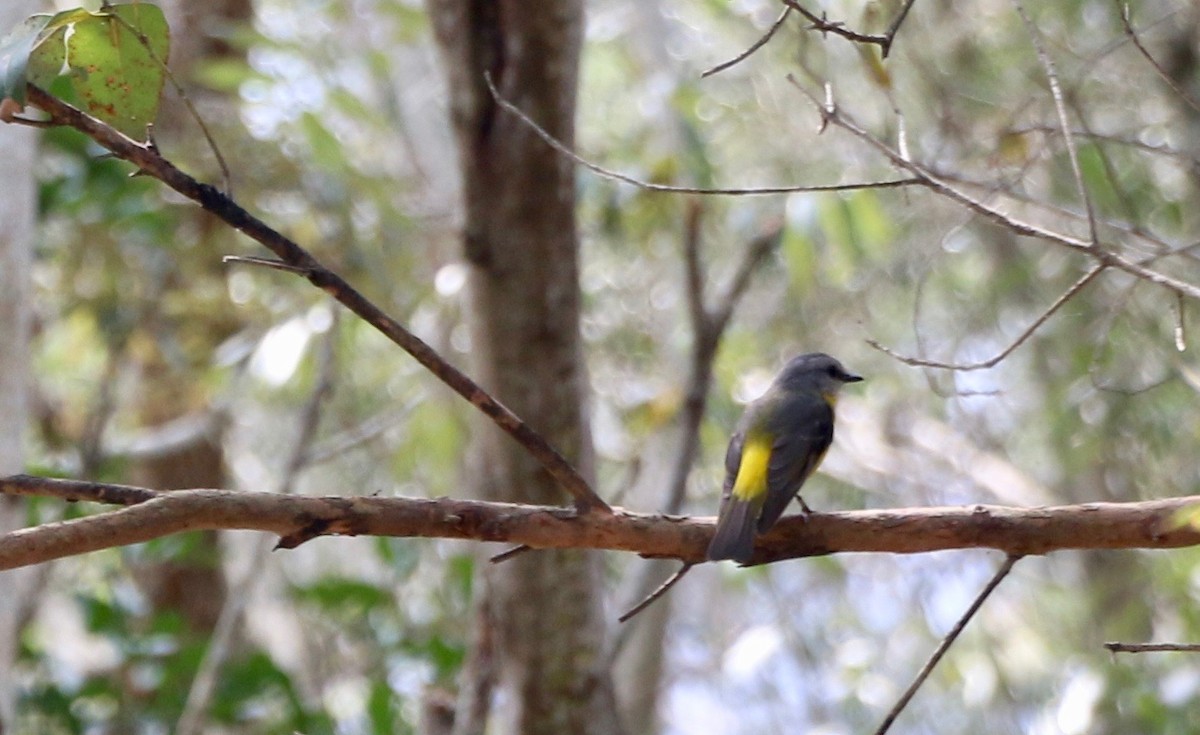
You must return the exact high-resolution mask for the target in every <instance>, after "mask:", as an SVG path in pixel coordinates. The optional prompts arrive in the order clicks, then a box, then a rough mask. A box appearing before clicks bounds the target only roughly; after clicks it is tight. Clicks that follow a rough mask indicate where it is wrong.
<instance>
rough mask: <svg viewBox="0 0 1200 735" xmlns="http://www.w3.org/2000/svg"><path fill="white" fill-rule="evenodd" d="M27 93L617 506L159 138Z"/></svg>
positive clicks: (601, 506) (578, 497)
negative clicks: (159, 144) (157, 142)
mask: <svg viewBox="0 0 1200 735" xmlns="http://www.w3.org/2000/svg"><path fill="white" fill-rule="evenodd" d="M28 99H29V101H30V103H31V104H33V105H35V106H37V107H39V108H41V109H42V110H43V111H44V112H46V113H47V114H49V115H50V117H51V119H52V120H54V121H55V122H57V123H58V124H60V125H67V126H69V127H73V128H75V129H76V130H79V131H80V132H82V133H84V134H85V135H87V136H88V137H90V138H91V139H92V140H94V141H96V142H97V143H99V144H100V145H101V146H103V147H105V148H107V149H108V150H109V151H111V152H112V153H113V154H114V155H116V156H117V157H119V158H122V159H124V160H126V161H129V162H131V163H133V164H134V165H136V166H138V167H139V169H140V170H141V171H143V172H145V173H146V174H148V175H151V176H153V177H154V178H156V179H158V180H159V181H161V182H163V183H164V184H166V185H167V186H169V187H170V188H172V189H174V190H175V191H177V192H179V193H180V194H182V195H183V196H185V197H187V198H188V199H191V200H192V201H195V202H197V203H198V204H200V206H202V207H204V208H205V209H207V210H208V211H210V212H212V213H213V214H215V215H217V216H218V217H220V218H221V219H222V220H223V221H224V222H225V223H226V224H228V225H229V226H231V227H233V228H235V229H237V230H240V231H241V232H242V233H243V234H245V235H247V236H248V237H250V238H252V239H253V240H255V241H257V242H258V243H260V244H262V245H263V246H265V247H266V248H267V249H269V250H270V251H271V252H273V253H274V254H275V255H276V256H277V257H278V258H279V259H280V260H281V261H283V262H284V263H287V264H288V265H290V266H292V267H294V268H297V269H300V270H302V271H304V273H305V276H304V277H305V278H307V279H308V281H309V282H310V283H312V284H313V285H314V286H316V287H318V288H320V289H321V290H323V291H325V292H326V293H328V294H329V295H330V296H332V297H333V298H335V299H336V300H337V301H338V302H339V303H341V304H342V305H343V306H345V307H346V308H348V309H349V310H350V311H352V312H354V313H355V314H357V315H358V316H359V317H361V318H362V319H363V320H364V321H366V322H367V323H368V324H370V325H371V326H373V327H375V328H376V329H378V330H379V331H380V332H381V333H382V334H383V335H384V336H386V337H387V338H388V339H390V340H391V341H392V342H394V343H395V344H397V345H398V346H400V347H401V348H403V349H404V350H405V351H406V352H408V353H409V354H410V355H412V356H413V357H414V358H415V359H416V360H417V362H419V363H421V365H423V366H425V367H426V368H427V369H428V370H429V371H430V372H432V373H433V374H434V375H436V376H437V377H438V378H439V379H440V380H441V381H442V382H443V383H445V384H446V385H448V386H450V388H452V389H453V390H454V391H455V392H456V393H458V394H459V395H460V396H462V397H463V398H465V399H467V400H468V401H470V402H471V404H472V405H473V406H475V407H476V408H477V409H479V410H480V411H482V412H483V413H484V414H485V415H487V417H488V418H490V419H491V420H492V421H493V422H494V423H495V424H496V425H497V426H499V427H500V428H501V429H503V430H504V431H505V432H507V433H508V434H509V436H511V437H513V439H515V440H516V441H517V442H519V443H520V444H521V445H522V446H523V447H524V448H525V449H526V450H527V451H528V452H529V453H530V454H531V455H532V456H533V457H534V458H536V459H537V460H538V461H539V462H541V464H542V466H543V467H545V468H546V471H547V472H548V473H549V474H550V475H551V476H552V477H554V479H555V480H556V481H557V482H558V483H559V485H561V486H562V487H563V489H564V490H566V491H567V492H568V493H570V494H571V495H572V497H573V498H574V499H575V508H576V510H577V511H578V512H580V513H586V512H589V511H599V512H609V511H611V509H610V508H609V506H608V504H607V503H605V502H604V501H603V500H602V499H601V498H600V497H599V496H598V495H596V493H595V491H593V490H592V488H591V486H590V485H588V482H587V480H585V479H584V478H583V476H582V475H580V474H579V472H578V471H577V470H576V469H575V468H574V467H573V466H572V465H571V463H570V462H568V461H567V460H566V459H565V458H564V457H563V456H562V455H561V454H559V453H558V451H556V450H555V449H554V447H552V446H551V445H550V443H549V442H548V441H547V440H546V439H545V437H543V436H542V435H541V434H539V433H537V432H536V431H534V430H533V429H532V428H531V427H530V426H529V425H528V424H526V423H525V422H524V421H523V420H521V418H520V417H519V416H517V415H516V414H515V413H513V412H512V411H511V410H509V409H508V408H507V407H506V406H504V405H503V404H502V403H500V402H499V401H497V400H496V399H495V398H493V397H492V396H491V395H490V394H489V393H488V392H487V391H485V390H484V389H483V388H481V387H480V386H479V385H478V384H476V383H475V381H473V380H471V379H470V378H469V377H467V375H466V374H465V373H463V372H462V371H461V370H459V369H458V368H456V367H454V366H453V365H451V364H450V363H449V362H447V361H446V360H445V359H444V358H443V357H442V356H441V355H439V354H438V353H437V351H436V350H434V349H433V348H432V347H430V346H429V345H428V344H426V343H425V342H424V341H422V340H421V339H420V338H418V337H417V336H416V335H414V334H412V333H411V332H409V331H408V330H407V329H405V328H404V327H403V326H401V324H400V323H399V322H397V321H396V320H395V319H392V318H391V317H390V316H388V315H387V314H386V313H384V311H383V310H382V309H380V308H379V307H378V306H376V305H375V304H374V303H373V302H372V301H370V300H369V299H367V298H366V297H365V296H363V295H362V293H360V292H359V291H357V290H355V289H354V288H353V287H352V286H350V284H349V283H347V282H346V281H345V279H343V278H342V277H341V276H339V275H337V274H336V273H334V272H333V271H331V270H329V269H327V268H326V267H325V266H324V265H322V264H321V263H320V262H319V261H317V259H316V258H314V257H313V256H312V255H311V254H310V253H309V252H308V251H307V250H305V249H304V248H302V247H300V245H298V244H297V243H296V242H294V241H293V240H290V239H288V238H286V237H284V236H283V235H282V234H280V233H279V232H277V231H276V230H274V229H272V228H271V227H270V226H268V225H267V224H266V223H265V222H263V221H262V220H260V219H258V218H257V217H255V216H254V215H252V214H250V213H249V212H247V211H246V210H245V209H243V208H242V207H241V206H239V205H238V204H237V203H236V202H235V201H233V200H232V199H231V198H230V197H228V196H227V195H225V194H223V193H222V192H220V191H218V190H217V189H216V188H214V187H212V186H210V185H208V184H202V183H200V182H199V181H197V180H196V179H194V178H192V177H191V176H189V175H187V174H185V173H184V172H183V171H181V170H179V169H178V168H177V167H176V166H175V165H174V164H173V163H171V162H170V161H168V160H167V159H165V158H163V157H162V155H160V154H159V152H158V150H157V149H155V148H154V146H152V145H149V144H145V143H139V142H137V141H135V140H133V139H131V138H129V137H128V136H125V135H122V134H121V133H120V132H118V131H117V130H115V129H113V128H112V127H111V126H109V125H106V124H105V123H103V122H101V121H99V120H97V119H95V118H94V117H92V116H90V115H88V114H86V113H84V112H82V111H80V110H78V109H76V108H75V107H72V106H71V105H68V104H67V103H65V102H63V101H61V100H59V99H57V98H55V97H53V96H51V95H50V94H48V93H46V92H45V91H43V90H41V89H38V88H37V87H34V86H32V85H30V86H29V87H28Z"/></svg>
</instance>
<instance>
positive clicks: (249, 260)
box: [221, 255, 312, 276]
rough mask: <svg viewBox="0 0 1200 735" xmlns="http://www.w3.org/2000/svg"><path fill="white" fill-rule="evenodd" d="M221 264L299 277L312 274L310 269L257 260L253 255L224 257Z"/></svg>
mask: <svg viewBox="0 0 1200 735" xmlns="http://www.w3.org/2000/svg"><path fill="white" fill-rule="evenodd" d="M221 262H222V263H240V264H243V265H255V266H258V267H260V268H270V269H272V270H277V271H283V272H284V273H293V274H295V275H299V276H307V275H310V274H311V273H312V268H309V267H305V266H295V265H292V264H290V263H284V262H283V261H282V260H276V259H274V258H257V257H254V256H253V255H226V256H225V257H223V258H221Z"/></svg>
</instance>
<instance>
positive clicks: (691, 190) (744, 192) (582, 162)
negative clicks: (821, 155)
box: [484, 73, 918, 196]
mask: <svg viewBox="0 0 1200 735" xmlns="http://www.w3.org/2000/svg"><path fill="white" fill-rule="evenodd" d="M484 80H485V81H486V82H487V87H488V90H490V91H491V93H492V99H494V100H495V101H496V104H497V105H499V106H500V107H501V108H503V109H505V110H507V111H508V112H511V113H512V114H513V115H516V116H517V119H518V120H520V121H521V122H523V123H525V125H527V126H529V129H530V130H532V131H533V132H534V133H535V134H536V135H537V136H538V137H539V138H541V139H542V140H543V141H545V143H546V145H548V146H550V147H551V148H553V149H554V150H556V151H558V152H559V153H560V154H562V155H563V156H566V157H567V158H569V159H571V160H572V161H574V162H575V163H576V164H577V165H579V166H582V167H583V168H586V169H587V170H588V171H591V172H592V173H594V174H596V175H597V176H601V177H603V178H606V179H611V180H613V181H621V182H623V183H626V184H631V185H633V186H636V187H637V188H639V189H644V190H646V191H661V192H669V193H672V194H699V195H701V196H759V195H764V194H794V193H797V192H820V191H858V190H860V189H891V188H895V187H901V186H912V185H914V184H916V183H918V182H917V181H916V180H915V179H894V180H889V181H869V182H862V183H854V184H817V185H795V186H763V187H747V188H719V189H706V188H702V187H694V186H669V185H667V184H655V183H652V182H649V181H643V180H641V179H637V178H634V177H632V176H629V175H628V174H623V173H621V172H619V171H614V170H612V169H608V168H604V167H603V166H600V165H599V164H595V163H592V162H591V161H589V160H587V159H586V158H584V157H583V156H580V155H579V154H578V153H576V152H575V151H573V150H571V148H570V147H568V146H567V145H566V144H564V143H563V142H562V141H560V140H559V139H558V138H555V137H554V136H553V135H551V134H550V133H549V131H547V130H546V129H545V128H543V127H542V126H541V125H539V124H538V123H537V122H535V121H534V120H533V118H531V117H529V116H528V115H526V114H525V112H524V111H523V110H521V108H519V107H517V106H516V105H514V104H513V103H512V102H509V101H508V100H507V99H505V98H504V97H502V96H501V95H500V90H498V89H496V85H495V83H493V81H492V77H491V75H490V74H487V73H484Z"/></svg>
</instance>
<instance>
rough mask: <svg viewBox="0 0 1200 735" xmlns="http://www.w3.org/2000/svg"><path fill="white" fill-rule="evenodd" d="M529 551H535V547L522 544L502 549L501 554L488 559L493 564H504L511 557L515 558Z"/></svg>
mask: <svg viewBox="0 0 1200 735" xmlns="http://www.w3.org/2000/svg"><path fill="white" fill-rule="evenodd" d="M527 551H533V547H532V546H529V545H527V544H521V545H520V546H514V547H512V548H511V549H508V550H507V551H501V552H500V553H499V554H495V555H493V556H490V557H488V561H489V562H491V563H492V564H503V563H504V562H506V561H508V560H509V559H515V558H516V557H518V556H520V555H521V554H524V553H525V552H527Z"/></svg>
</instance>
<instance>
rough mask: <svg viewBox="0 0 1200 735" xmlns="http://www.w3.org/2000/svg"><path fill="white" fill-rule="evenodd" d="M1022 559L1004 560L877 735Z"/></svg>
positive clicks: (918, 687) (897, 712)
mask: <svg viewBox="0 0 1200 735" xmlns="http://www.w3.org/2000/svg"><path fill="white" fill-rule="evenodd" d="M1020 558H1021V557H1019V556H1009V557H1008V558H1007V559H1005V560H1004V563H1003V564H1002V565H1000V569H999V570H997V571H996V574H995V575H994V576H993V577H992V579H991V581H989V582H988V583H987V585H986V586H985V587H984V588H983V590H982V591H980V593H979V595H978V596H977V597H976V598H975V601H974V602H972V603H971V606H970V607H969V608H967V611H966V612H965V613H963V616H962V617H961V618H959V620H958V622H957V623H955V624H954V627H953V628H951V629H950V632H949V633H947V634H946V637H945V638H943V639H942V642H941V644H939V645H938V647H937V650H935V651H934V652H933V655H932V656H930V657H929V660H928V661H926V662H925V666H923V667H922V668H921V671H920V673H918V674H917V678H916V679H914V680H913V683H912V684H910V685H909V687H908V689H907V690H905V692H904V694H902V695H901V696H900V699H898V700H897V701H896V704H895V705H893V706H892V709H891V711H890V712H888V714H887V717H885V718H884V719H883V722H882V723H881V724H880V725H879V728H878V729H877V730H875V735H884V733H886V732H887V731H888V730H889V729H890V728H891V726H892V723H894V722H895V721H896V718H897V717H898V716H899V715H900V713H901V712H902V711H904V708H905V707H906V706H907V705H908V703H909V701H910V700H911V699H912V698H913V695H915V694H916V693H917V690H918V689H920V688H921V685H922V684H924V683H925V680H926V679H927V678H929V674H931V673H932V672H933V668H934V667H935V666H937V664H938V662H939V661H941V660H942V656H945V655H946V651H948V650H950V646H951V645H953V644H954V641H955V640H956V639H957V638H958V636H959V634H960V633H962V632H963V629H964V628H966V627H967V623H969V622H970V621H971V618H972V617H974V616H975V613H977V612H979V608H980V607H982V606H983V603H984V601H985V600H986V599H987V598H988V596H989V595H991V594H992V592H993V591H994V590H995V589H996V587H997V586H999V584H1000V582H1002V581H1003V580H1004V578H1005V577H1007V576H1008V573H1009V572H1011V571H1012V568H1013V565H1014V564H1016V563H1017V561H1018V560H1019V559H1020Z"/></svg>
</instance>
